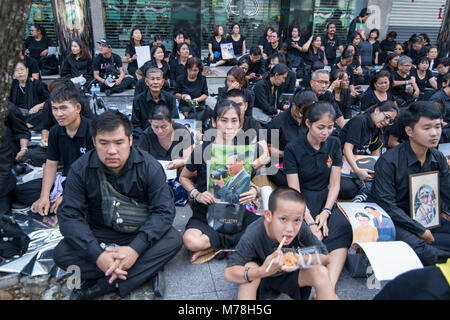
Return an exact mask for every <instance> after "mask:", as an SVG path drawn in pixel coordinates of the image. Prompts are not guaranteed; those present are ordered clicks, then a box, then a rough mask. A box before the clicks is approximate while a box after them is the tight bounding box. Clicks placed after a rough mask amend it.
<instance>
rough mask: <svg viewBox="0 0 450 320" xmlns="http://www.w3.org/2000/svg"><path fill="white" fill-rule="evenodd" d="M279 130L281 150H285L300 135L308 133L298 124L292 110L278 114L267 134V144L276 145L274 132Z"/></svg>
mask: <svg viewBox="0 0 450 320" xmlns="http://www.w3.org/2000/svg"><path fill="white" fill-rule="evenodd" d="M274 129H278V130H279V146H278V149H279V150H284V149H285V148H286V145H287V144H288V143H289V142H291V141H292V140H294V139H295V138H297V137H298V136H299V135H303V134H305V133H306V129H305V128H304V127H302V126H301V125H299V124H298V122H297V121H295V119H294V118H293V117H292V115H291V108H289V109H287V110H285V111H283V112H281V113H280V114H278V115H277V116H276V117H275V118H274V119H273V120H272V122H271V123H270V125H269V130H268V134H267V142H268V143H270V144H274V143H275V141H272V140H273V138H274V137H273V136H272V134H273V132H272V130H274Z"/></svg>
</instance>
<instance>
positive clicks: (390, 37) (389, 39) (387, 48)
mask: <svg viewBox="0 0 450 320" xmlns="http://www.w3.org/2000/svg"><path fill="white" fill-rule="evenodd" d="M396 38H397V32H395V31H391V32H389V33H388V34H387V36H386V39H384V40H383V41H381V43H380V46H381V53H380V59H379V61H378V62H379V63H384V62H385V61H386V57H387V56H388V55H390V54H391V53H392V52H394V47H395V39H396Z"/></svg>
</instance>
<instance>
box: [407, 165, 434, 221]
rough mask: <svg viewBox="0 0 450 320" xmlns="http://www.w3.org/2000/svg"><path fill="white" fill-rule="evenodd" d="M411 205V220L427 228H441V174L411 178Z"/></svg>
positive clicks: (431, 173) (412, 175) (420, 175)
mask: <svg viewBox="0 0 450 320" xmlns="http://www.w3.org/2000/svg"><path fill="white" fill-rule="evenodd" d="M409 203H410V208H411V212H410V214H411V218H412V219H414V220H416V221H418V222H420V223H421V224H422V225H423V226H424V227H425V228H427V229H431V228H436V227H439V226H440V224H439V213H440V211H439V172H438V171H431V172H425V173H418V174H411V175H410V176H409Z"/></svg>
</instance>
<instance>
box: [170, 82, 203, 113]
mask: <svg viewBox="0 0 450 320" xmlns="http://www.w3.org/2000/svg"><path fill="white" fill-rule="evenodd" d="M175 93H181V94H188V95H190V96H191V98H192V99H195V98H198V97H200V96H201V95H203V94H206V95H208V84H207V83H206V77H205V76H204V75H198V76H197V79H196V80H195V81H194V82H191V81H189V80H188V78H187V76H186V77H183V78H181V79H180V80H179V81H177V86H176V87H175ZM204 104H205V102H204V101H203V102H201V103H199V105H204ZM180 109H181V110H182V111H183V112H189V111H190V110H191V109H192V108H191V107H190V106H189V103H187V102H186V101H185V100H183V99H181V100H180Z"/></svg>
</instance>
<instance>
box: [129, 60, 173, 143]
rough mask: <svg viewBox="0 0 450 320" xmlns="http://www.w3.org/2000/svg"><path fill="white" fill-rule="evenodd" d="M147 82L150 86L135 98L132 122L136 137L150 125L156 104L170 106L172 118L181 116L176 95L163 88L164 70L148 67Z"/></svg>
mask: <svg viewBox="0 0 450 320" xmlns="http://www.w3.org/2000/svg"><path fill="white" fill-rule="evenodd" d="M145 84H146V85H147V87H148V88H147V89H146V90H145V91H144V92H142V93H140V94H139V95H137V96H136V97H135V98H134V100H133V111H132V115H131V123H132V125H133V137H134V138H135V139H139V137H140V136H141V134H142V132H143V131H144V130H145V129H147V128H148V127H149V126H150V123H149V122H148V119H150V113H151V111H152V109H153V108H154V107H155V106H156V105H159V104H163V105H166V106H168V107H169V110H170V111H171V113H172V119H178V118H179V115H178V109H177V105H176V101H175V97H174V96H173V95H172V94H170V93H168V92H166V91H164V90H162V87H163V85H164V76H163V73H162V71H161V70H160V69H158V68H150V69H148V70H147V75H146V77H145Z"/></svg>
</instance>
